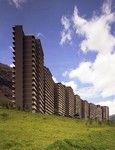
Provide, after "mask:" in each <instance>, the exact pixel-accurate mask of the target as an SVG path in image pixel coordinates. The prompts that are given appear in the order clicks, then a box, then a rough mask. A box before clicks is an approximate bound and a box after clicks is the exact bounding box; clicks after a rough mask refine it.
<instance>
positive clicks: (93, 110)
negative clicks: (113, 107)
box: [89, 103, 97, 119]
mask: <svg viewBox="0 0 115 150" xmlns="http://www.w3.org/2000/svg"><path fill="white" fill-rule="evenodd" d="M96 108H97V107H96V105H95V104H92V103H89V118H90V119H95V118H96Z"/></svg>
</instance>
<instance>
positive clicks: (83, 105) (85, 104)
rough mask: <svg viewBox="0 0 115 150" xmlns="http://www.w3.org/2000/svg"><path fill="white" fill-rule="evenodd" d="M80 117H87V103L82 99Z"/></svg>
mask: <svg viewBox="0 0 115 150" xmlns="http://www.w3.org/2000/svg"><path fill="white" fill-rule="evenodd" d="M82 118H84V119H89V103H88V102H87V101H86V100H82Z"/></svg>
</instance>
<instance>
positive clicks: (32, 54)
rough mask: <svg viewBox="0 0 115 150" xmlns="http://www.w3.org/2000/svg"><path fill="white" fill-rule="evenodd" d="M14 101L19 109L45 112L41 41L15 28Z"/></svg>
mask: <svg viewBox="0 0 115 150" xmlns="http://www.w3.org/2000/svg"><path fill="white" fill-rule="evenodd" d="M13 45H14V46H13V50H14V51H13V54H14V56H13V59H14V61H13V63H14V67H13V86H12V88H13V91H12V92H13V99H14V100H15V103H16V107H17V108H18V109H22V110H23V109H24V110H31V111H38V112H44V81H43V77H44V71H43V64H44V54H43V50H42V46H41V42H40V40H39V39H36V38H35V37H34V36H32V35H25V34H24V32H23V28H22V26H20V25H17V26H14V27H13Z"/></svg>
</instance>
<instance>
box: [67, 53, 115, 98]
mask: <svg viewBox="0 0 115 150" xmlns="http://www.w3.org/2000/svg"><path fill="white" fill-rule="evenodd" d="M114 76H115V54H107V55H101V54H100V55H97V58H96V60H95V61H94V62H93V63H91V62H82V63H80V65H79V67H77V68H75V69H73V70H72V71H70V72H69V77H70V78H71V79H72V78H79V80H80V81H81V82H82V83H90V84H92V85H93V88H94V89H95V91H97V90H96V89H98V92H100V95H101V96H103V97H108V96H112V95H115V78H114ZM95 95H96V93H95Z"/></svg>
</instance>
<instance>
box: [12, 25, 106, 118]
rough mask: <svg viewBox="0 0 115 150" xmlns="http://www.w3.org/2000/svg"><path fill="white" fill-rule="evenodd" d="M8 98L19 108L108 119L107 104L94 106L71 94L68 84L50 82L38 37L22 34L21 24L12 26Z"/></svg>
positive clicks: (49, 74) (71, 90) (50, 77)
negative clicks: (9, 95)
mask: <svg viewBox="0 0 115 150" xmlns="http://www.w3.org/2000/svg"><path fill="white" fill-rule="evenodd" d="M13 64H14V67H13V68H12V98H13V104H14V102H15V106H16V107H17V108H18V109H21V110H29V111H32V112H41V113H46V114H53V113H55V114H58V115H62V116H69V117H74V116H75V115H78V117H79V118H84V119H88V118H90V119H98V120H100V121H101V120H103V121H107V120H109V108H108V107H107V106H102V107H101V106H99V105H97V106H95V105H94V104H92V103H90V104H89V103H88V102H87V101H86V100H85V101H84V100H82V99H81V98H80V96H79V95H74V92H73V89H72V88H71V87H69V86H68V87H66V86H65V85H63V84H62V83H54V81H53V79H52V74H51V72H50V70H49V69H48V68H47V67H45V66H44V53H43V49H42V45H41V42H40V39H37V38H36V37H35V36H33V35H25V34H24V31H23V28H22V26H21V25H16V26H14V27H13Z"/></svg>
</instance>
